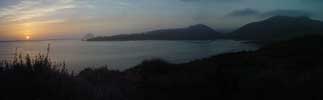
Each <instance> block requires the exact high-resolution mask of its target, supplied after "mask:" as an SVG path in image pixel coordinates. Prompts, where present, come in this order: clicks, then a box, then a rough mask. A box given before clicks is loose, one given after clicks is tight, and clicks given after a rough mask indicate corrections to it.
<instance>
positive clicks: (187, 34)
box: [88, 24, 222, 41]
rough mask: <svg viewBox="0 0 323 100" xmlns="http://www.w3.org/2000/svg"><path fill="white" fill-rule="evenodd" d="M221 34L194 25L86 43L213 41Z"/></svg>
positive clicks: (94, 39)
mask: <svg viewBox="0 0 323 100" xmlns="http://www.w3.org/2000/svg"><path fill="white" fill-rule="evenodd" d="M221 36H222V33H220V32H217V31H216V30H214V29H212V28H210V27H208V26H206V25H203V24H196V25H192V26H189V27H185V28H175V29H160V30H154V31H148V32H142V33H134V34H123V35H114V36H103V37H95V38H92V39H88V41H129V40H215V39H218V38H220V37H221Z"/></svg>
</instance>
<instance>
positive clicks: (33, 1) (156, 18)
mask: <svg viewBox="0 0 323 100" xmlns="http://www.w3.org/2000/svg"><path fill="white" fill-rule="evenodd" d="M322 9H323V0H0V39H1V40H7V39H24V38H26V36H30V37H31V38H33V39H48V38H70V37H81V36H83V35H84V34H86V33H95V34H96V35H113V34H119V33H133V32H142V31H149V30H154V29H162V28H177V27H186V26H189V25H192V24H206V25H209V26H211V27H212V28H214V29H218V30H232V29H236V28H238V27H240V26H241V25H244V24H246V23H249V22H252V21H258V20H262V19H264V18H268V17H270V16H274V15H288V16H309V17H312V18H315V19H320V20H321V19H323V13H322Z"/></svg>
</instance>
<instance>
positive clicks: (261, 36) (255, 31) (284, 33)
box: [229, 16, 323, 41]
mask: <svg viewBox="0 0 323 100" xmlns="http://www.w3.org/2000/svg"><path fill="white" fill-rule="evenodd" d="M308 34H323V22H322V21H318V20H313V19H310V18H308V17H287V16H274V17H271V18H268V19H266V20H263V21H259V22H253V23H250V24H247V25H245V26H243V27H241V28H239V29H238V30H236V31H234V32H233V33H231V34H230V36H229V37H233V38H235V39H243V40H265V41H267V40H285V39H290V38H292V37H297V36H303V35H308Z"/></svg>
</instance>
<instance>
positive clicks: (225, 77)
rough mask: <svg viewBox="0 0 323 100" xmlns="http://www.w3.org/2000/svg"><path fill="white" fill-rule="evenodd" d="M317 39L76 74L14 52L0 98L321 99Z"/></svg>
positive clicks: (1, 77) (1, 70) (4, 68)
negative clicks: (122, 68)
mask: <svg viewBox="0 0 323 100" xmlns="http://www.w3.org/2000/svg"><path fill="white" fill-rule="evenodd" d="M322 44H323V36H305V37H303V38H296V39H292V40H287V41H281V42H277V43H272V44H270V45H266V46H264V47H262V48H260V49H259V50H257V51H248V52H237V53H227V54H221V55H216V56H213V57H209V58H205V59H200V60H195V61H191V62H188V63H183V64H171V63H168V62H165V61H163V60H158V59H157V60H147V61H144V62H142V63H141V64H139V65H137V66H135V67H133V68H130V69H128V70H125V71H115V70H109V69H108V68H107V67H102V68H87V69H84V70H83V71H81V72H80V73H78V74H73V73H71V72H68V71H66V70H65V69H64V64H61V65H53V64H52V63H51V62H50V60H49V58H48V57H47V56H41V55H40V56H37V57H29V56H26V57H22V56H18V57H16V59H15V60H13V61H4V62H2V63H1V64H0V65H1V67H0V81H1V82H0V91H1V94H0V99H1V100H18V99H19V100H21V99H23V100H203V99H205V100H210V99H227V100H231V99H237V100H241V99H248V100H259V99H306V100H309V99H321V96H323V95H322V93H323V89H321V88H322V87H323V83H322V82H323V78H322V77H323V66H322V65H323V62H322V60H321V57H322V56H323V46H322Z"/></svg>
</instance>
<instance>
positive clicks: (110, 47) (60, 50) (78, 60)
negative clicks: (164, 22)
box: [0, 40, 257, 71]
mask: <svg viewBox="0 0 323 100" xmlns="http://www.w3.org/2000/svg"><path fill="white" fill-rule="evenodd" d="M48 44H50V45H51V46H50V49H51V50H50V56H51V59H52V60H53V61H55V62H66V64H67V69H70V70H74V71H80V70H82V69H84V68H86V67H93V66H95V67H100V66H104V65H108V66H109V68H112V69H119V70H124V69H127V68H130V67H133V66H135V65H137V64H139V63H140V62H142V61H143V60H147V59H154V58H161V59H164V60H166V61H169V62H172V63H181V62H188V61H190V60H194V59H199V58H204V57H208V56H211V55H216V54H220V53H226V52H236V51H242V50H254V49H256V48H257V47H256V46H254V45H252V44H244V43H242V42H239V41H232V40H217V41H123V42H120V41H115V42H85V41H79V40H56V41H25V42H0V56H1V57H0V60H10V59H12V57H13V56H14V53H15V48H18V52H21V53H24V54H26V53H29V54H31V55H36V54H38V53H46V49H47V45H48Z"/></svg>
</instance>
